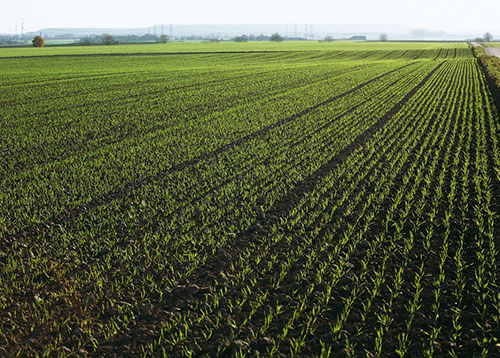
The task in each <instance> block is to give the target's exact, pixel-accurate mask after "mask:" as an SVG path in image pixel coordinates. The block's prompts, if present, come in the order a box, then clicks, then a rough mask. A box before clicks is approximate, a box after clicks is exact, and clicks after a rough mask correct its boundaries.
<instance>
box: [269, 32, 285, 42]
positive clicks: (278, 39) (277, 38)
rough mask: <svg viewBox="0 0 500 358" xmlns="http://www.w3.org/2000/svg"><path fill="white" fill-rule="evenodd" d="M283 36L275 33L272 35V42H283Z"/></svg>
mask: <svg viewBox="0 0 500 358" xmlns="http://www.w3.org/2000/svg"><path fill="white" fill-rule="evenodd" d="M283 40H284V39H283V36H281V35H280V34H278V33H277V32H275V33H274V34H272V35H271V41H274V42H281V41H283Z"/></svg>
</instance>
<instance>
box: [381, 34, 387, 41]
mask: <svg viewBox="0 0 500 358" xmlns="http://www.w3.org/2000/svg"><path fill="white" fill-rule="evenodd" d="M379 39H380V41H384V42H385V41H387V34H380V37H379Z"/></svg>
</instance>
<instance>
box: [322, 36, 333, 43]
mask: <svg viewBox="0 0 500 358" xmlns="http://www.w3.org/2000/svg"><path fill="white" fill-rule="evenodd" d="M323 41H325V42H332V41H333V37H331V36H330V35H328V36H325V39H324V40H323Z"/></svg>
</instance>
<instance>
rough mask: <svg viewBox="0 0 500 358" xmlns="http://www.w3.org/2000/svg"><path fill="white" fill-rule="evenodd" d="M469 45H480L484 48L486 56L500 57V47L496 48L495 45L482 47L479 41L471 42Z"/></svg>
mask: <svg viewBox="0 0 500 358" xmlns="http://www.w3.org/2000/svg"><path fill="white" fill-rule="evenodd" d="M471 45H472V46H474V47H482V48H483V49H484V52H485V53H486V54H487V55H488V56H496V57H498V58H500V48H496V47H484V46H483V45H481V44H480V43H479V42H471Z"/></svg>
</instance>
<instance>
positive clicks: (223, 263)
mask: <svg viewBox="0 0 500 358" xmlns="http://www.w3.org/2000/svg"><path fill="white" fill-rule="evenodd" d="M169 53H170V54H169ZM176 53H177V54H176ZM189 53H190V54H189ZM110 54H122V56H109V55H110ZM24 56H25V58H22V57H24ZM0 88H1V89H2V90H1V91H0V104H1V105H0V156H1V160H0V165H1V170H0V237H1V240H0V356H15V355H18V356H36V355H40V356H41V355H47V356H92V357H107V356H118V357H122V356H124V357H127V356H128V357H136V356H160V357H163V356H165V357H194V356H200V357H201V356H208V357H218V356H219V357H231V356H235V357H271V356H272V357H289V356H294V357H353V356H360V357H361V356H363V357H365V356H368V357H382V356H383V357H423V356H425V357H432V356H435V357H475V356H478V357H479V356H486V357H495V356H499V354H500V349H499V342H498V337H500V323H499V322H500V295H499V294H498V292H499V287H498V284H499V279H500V277H499V275H500V268H499V267H500V266H499V264H498V262H499V260H500V257H499V253H498V247H499V245H500V242H499V237H500V217H499V213H500V148H499V133H500V123H499V116H498V111H497V108H496V107H495V104H494V98H493V95H492V93H491V92H490V90H489V88H488V86H487V83H486V79H485V76H484V74H483V73H482V71H481V69H480V67H479V66H478V64H477V61H476V59H475V58H474V57H473V55H472V52H471V50H470V49H469V48H468V45H467V44H465V43H464V44H450V43H443V44H441V43H362V42H360V43H352V42H349V43H347V42H333V43H319V42H318V43H313V42H307V43H306V42H291V43H288V42H285V43H279V44H273V43H244V44H237V43H220V44H212V43H172V44H166V45H165V44H162V45H159V44H154V45H121V46H110V47H105V46H98V47H63V48H42V49H32V48H26V49H0Z"/></svg>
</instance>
